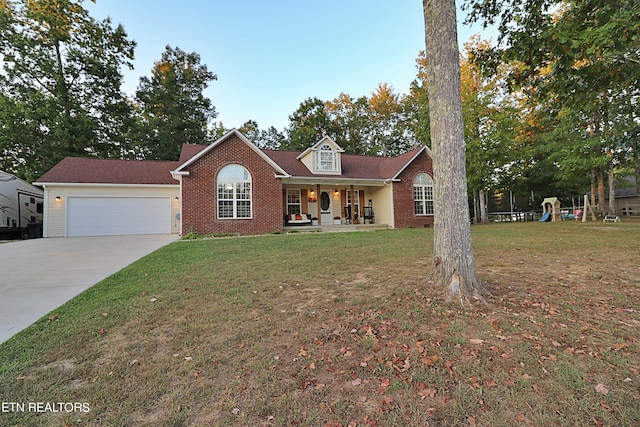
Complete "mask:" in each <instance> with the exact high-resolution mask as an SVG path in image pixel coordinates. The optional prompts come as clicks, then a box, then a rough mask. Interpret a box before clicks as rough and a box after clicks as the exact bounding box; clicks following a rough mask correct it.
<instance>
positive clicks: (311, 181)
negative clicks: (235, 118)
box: [172, 130, 433, 234]
mask: <svg viewBox="0 0 640 427" xmlns="http://www.w3.org/2000/svg"><path fill="white" fill-rule="evenodd" d="M188 150H192V151H193V153H194V154H193V155H192V156H191V157H190V158H189V159H188V160H187V161H185V162H183V163H182V164H181V165H180V166H179V167H177V168H176V169H175V170H173V171H172V175H173V177H174V178H175V179H176V180H178V181H179V182H180V193H181V200H182V205H181V208H182V212H181V218H182V233H183V234H185V233H189V232H192V231H193V232H196V233H201V234H209V233H216V234H217V233H223V234H227V233H237V234H259V233H265V232H274V231H279V230H282V229H283V227H285V226H292V225H302V224H309V225H316V224H317V225H319V226H327V225H338V224H340V225H343V224H355V223H360V224H367V223H369V224H370V223H373V222H375V223H376V224H382V225H386V226H388V227H390V228H397V227H409V226H414V227H425V226H430V225H432V224H433V179H432V176H433V167H432V157H431V153H430V150H429V149H428V148H427V147H421V148H416V149H414V150H412V151H409V152H407V153H405V154H403V155H400V156H398V157H393V158H384V157H373V156H355V155H348V154H344V153H343V150H342V149H341V148H340V147H339V146H338V145H337V144H336V143H335V142H334V141H333V140H331V139H330V138H328V137H325V138H323V139H322V140H320V141H318V142H317V143H316V144H315V145H313V146H312V147H310V148H308V149H307V150H305V151H303V152H294V151H280V150H261V149H259V148H257V147H256V146H255V145H254V144H253V143H251V142H250V141H249V140H247V139H246V138H245V137H244V136H243V135H242V134H241V133H240V132H238V131H237V130H233V131H231V132H229V133H227V134H226V135H225V136H223V137H222V138H220V139H219V140H218V141H216V142H215V143H213V144H212V145H209V146H191V147H189V148H188ZM184 153H185V151H184V150H183V156H181V157H185V155H184Z"/></svg>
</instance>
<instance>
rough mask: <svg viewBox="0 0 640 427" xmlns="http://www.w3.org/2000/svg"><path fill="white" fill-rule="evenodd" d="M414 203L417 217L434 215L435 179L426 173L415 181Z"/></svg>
mask: <svg viewBox="0 0 640 427" xmlns="http://www.w3.org/2000/svg"><path fill="white" fill-rule="evenodd" d="M413 203H414V207H415V214H416V215H433V178H431V177H430V176H429V175H428V174H426V173H419V174H418V175H416V177H415V179H414V180H413Z"/></svg>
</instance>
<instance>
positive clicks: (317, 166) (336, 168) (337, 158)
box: [298, 136, 344, 175]
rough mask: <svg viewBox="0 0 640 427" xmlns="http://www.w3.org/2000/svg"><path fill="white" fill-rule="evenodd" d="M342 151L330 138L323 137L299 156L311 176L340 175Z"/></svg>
mask: <svg viewBox="0 0 640 427" xmlns="http://www.w3.org/2000/svg"><path fill="white" fill-rule="evenodd" d="M343 152H344V150H343V149H342V148H341V147H340V146H339V145H338V144H336V143H335V141H333V140H332V139H331V138H329V137H328V136H325V137H324V138H322V139H321V140H320V141H318V142H317V143H315V144H314V145H313V146H311V147H309V148H307V149H306V150H305V151H303V152H302V153H301V154H300V155H299V156H298V160H300V161H301V162H302V163H303V164H304V165H305V166H306V167H307V169H309V171H311V173H313V174H324V175H342V153H343Z"/></svg>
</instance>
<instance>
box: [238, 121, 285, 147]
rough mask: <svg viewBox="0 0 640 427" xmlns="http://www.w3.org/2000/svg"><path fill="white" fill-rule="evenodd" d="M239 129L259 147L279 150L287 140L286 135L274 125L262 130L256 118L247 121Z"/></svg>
mask: <svg viewBox="0 0 640 427" xmlns="http://www.w3.org/2000/svg"><path fill="white" fill-rule="evenodd" d="M238 130H239V131H240V132H242V134H243V135H244V136H246V137H247V139H249V141H251V142H253V143H254V144H255V145H256V146H258V147H259V148H264V149H269V150H277V149H278V148H280V146H281V145H282V144H283V143H284V141H285V136H284V135H283V134H282V133H281V132H279V131H278V130H277V129H276V128H275V127H274V126H271V127H270V128H269V129H267V130H261V129H260V128H259V127H258V123H257V122H256V121H255V120H249V121H246V122H245V123H244V124H243V125H242V126H240V127H239V128H238Z"/></svg>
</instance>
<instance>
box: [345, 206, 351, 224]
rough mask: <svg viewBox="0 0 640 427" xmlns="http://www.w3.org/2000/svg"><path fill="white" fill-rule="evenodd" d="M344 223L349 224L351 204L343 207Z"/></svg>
mask: <svg viewBox="0 0 640 427" xmlns="http://www.w3.org/2000/svg"><path fill="white" fill-rule="evenodd" d="M344 223H345V224H351V206H345V207H344Z"/></svg>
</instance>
